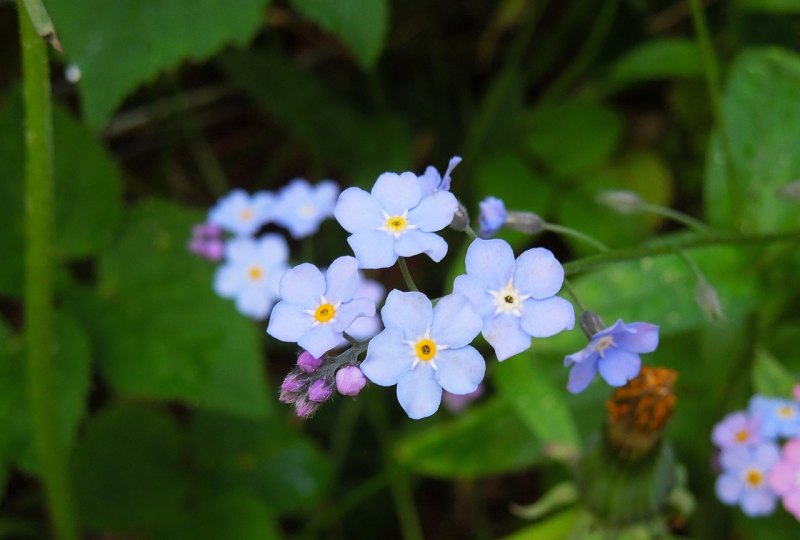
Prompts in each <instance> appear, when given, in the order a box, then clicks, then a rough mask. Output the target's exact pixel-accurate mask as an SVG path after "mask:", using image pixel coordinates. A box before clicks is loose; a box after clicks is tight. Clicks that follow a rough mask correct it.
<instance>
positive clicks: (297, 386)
mask: <svg viewBox="0 0 800 540" xmlns="http://www.w3.org/2000/svg"><path fill="white" fill-rule="evenodd" d="M303 386H305V381H304V380H303V378H302V377H301V376H300V374H299V373H294V372H293V373H289V374H288V375H287V376H286V378H285V379H283V382H282V383H281V395H280V398H279V399H280V400H281V401H282V402H283V403H294V402H295V401H296V400H297V393H298V392H300V391H301V390H302V389H303Z"/></svg>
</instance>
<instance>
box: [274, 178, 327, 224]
mask: <svg viewBox="0 0 800 540" xmlns="http://www.w3.org/2000/svg"><path fill="white" fill-rule="evenodd" d="M338 196H339V186H338V185H337V184H336V182H333V181H331V180H323V181H322V182H320V183H318V184H317V185H315V186H312V185H311V184H309V183H308V182H307V181H306V180H304V179H302V178H295V179H294V180H292V181H291V182H289V184H288V185H287V186H286V187H284V188H283V189H282V190H281V191H280V192H279V193H278V195H277V198H276V201H275V215H274V218H273V219H274V221H275V223H277V224H278V225H280V226H282V227H284V228H286V229H288V230H289V233H290V234H291V235H292V238H305V237H306V236H310V235H312V234H314V233H315V232H317V230H318V229H319V226H320V223H322V222H323V221H325V220H326V219H328V218H329V217H331V216H333V207H334V206H335V205H336V198H337V197H338Z"/></svg>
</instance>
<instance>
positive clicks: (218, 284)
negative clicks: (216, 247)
mask: <svg viewBox="0 0 800 540" xmlns="http://www.w3.org/2000/svg"><path fill="white" fill-rule="evenodd" d="M288 258H289V248H288V246H287V245H286V241H285V240H284V239H283V237H282V236H280V235H277V234H266V235H264V236H263V237H262V238H260V239H252V238H233V239H231V240H229V241H228V243H227V244H226V245H225V262H224V263H223V264H222V266H220V267H219V268H218V269H217V273H216V275H215V276H214V290H215V291H216V292H217V294H219V295H220V296H222V297H223V298H234V299H235V300H236V309H238V310H239V312H240V313H242V314H243V315H247V316H248V317H252V318H254V319H265V318H266V317H267V315H269V310H270V309H271V308H272V305H273V304H274V303H275V300H277V299H278V284H279V283H280V280H281V277H282V276H283V273H284V272H285V271H286V270H287V269H288V266H287V264H286V262H287V260H288Z"/></svg>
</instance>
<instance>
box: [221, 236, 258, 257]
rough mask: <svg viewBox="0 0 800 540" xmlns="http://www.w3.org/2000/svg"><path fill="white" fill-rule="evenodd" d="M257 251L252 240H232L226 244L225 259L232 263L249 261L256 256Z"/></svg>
mask: <svg viewBox="0 0 800 540" xmlns="http://www.w3.org/2000/svg"><path fill="white" fill-rule="evenodd" d="M256 249H257V244H256V242H255V240H253V239H252V238H231V239H230V240H228V241H227V242H226V243H225V258H226V259H227V260H229V261H232V262H241V261H248V260H250V259H252V258H253V257H254V256H255V255H256Z"/></svg>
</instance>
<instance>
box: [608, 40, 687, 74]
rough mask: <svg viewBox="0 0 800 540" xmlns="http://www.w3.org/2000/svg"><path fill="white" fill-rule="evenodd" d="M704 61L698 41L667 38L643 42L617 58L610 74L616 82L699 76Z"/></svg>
mask: <svg viewBox="0 0 800 540" xmlns="http://www.w3.org/2000/svg"><path fill="white" fill-rule="evenodd" d="M702 74H703V62H702V60H701V58H700V50H699V48H698V47H697V44H696V43H695V42H694V41H692V40H688V39H676V38H664V39H655V40H652V41H648V42H646V43H642V44H639V45H637V46H636V47H634V48H633V49H632V50H630V51H629V52H627V53H626V54H625V55H624V56H623V57H622V58H620V59H619V60H617V62H616V63H615V64H614V66H613V67H612V68H611V74H610V76H609V78H610V80H611V82H612V83H613V84H616V85H627V84H631V83H636V82H641V81H650V80H657V79H676V78H686V77H699V76H701V75H702Z"/></svg>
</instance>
